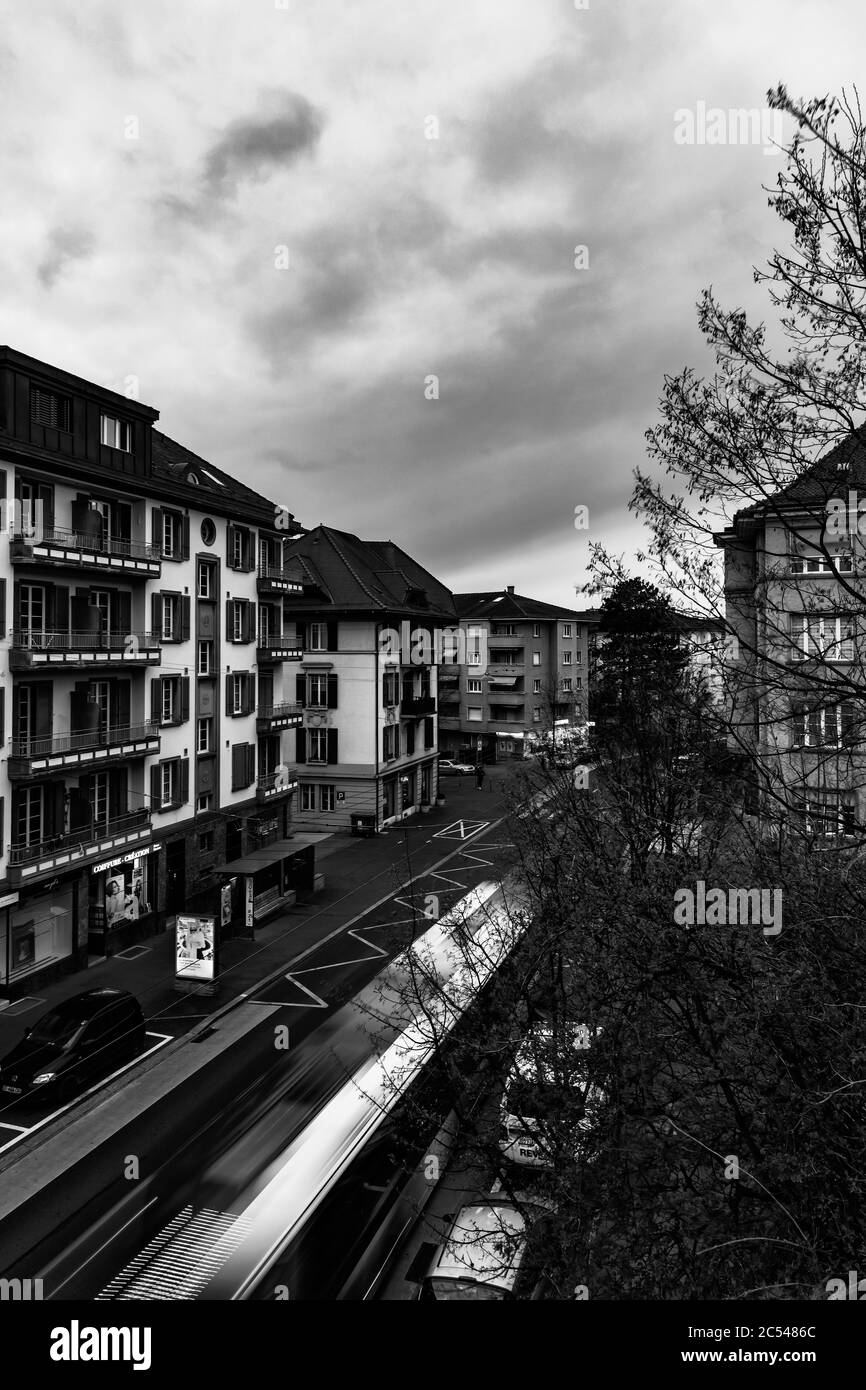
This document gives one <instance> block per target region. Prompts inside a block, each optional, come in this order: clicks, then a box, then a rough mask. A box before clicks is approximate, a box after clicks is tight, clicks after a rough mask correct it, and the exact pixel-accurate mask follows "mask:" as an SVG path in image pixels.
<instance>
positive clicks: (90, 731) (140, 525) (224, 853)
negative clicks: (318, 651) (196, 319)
mask: <svg viewBox="0 0 866 1390" xmlns="http://www.w3.org/2000/svg"><path fill="white" fill-rule="evenodd" d="M158 418H159V416H158V412H157V411H156V410H154V409H152V408H151V407H149V406H146V405H143V404H140V403H139V402H138V401H135V400H130V399H128V398H126V397H125V396H121V395H118V394H116V393H115V392H113V391H109V390H106V389H103V388H101V387H99V386H97V385H95V384H93V383H91V382H87V381H84V380H82V379H80V378H78V377H76V376H73V375H71V374H70V373H67V372H64V371H62V370H60V369H58V368H56V367H52V366H50V365H48V364H47V363H44V362H38V361H36V360H34V359H32V358H30V357H27V356H25V355H24V354H22V353H19V352H16V351H14V350H13V349H11V348H8V347H0V500H2V501H3V503H4V521H5V530H4V533H3V534H2V535H0V745H2V746H0V759H2V761H0V996H3V995H5V996H7V997H8V996H9V995H10V994H14V993H20V992H21V991H22V990H32V988H34V987H35V986H36V985H37V983H38V980H39V979H40V978H42V979H44V978H46V977H47V976H48V975H50V974H56V973H59V972H61V971H64V970H70V969H77V968H80V967H81V966H83V965H85V964H86V963H87V960H88V957H89V956H93V955H102V954H113V953H114V952H116V951H117V950H119V949H123V948H124V947H126V946H129V945H130V943H132V942H134V941H136V940H138V939H139V938H140V937H142V936H145V935H148V934H150V933H152V932H154V931H157V930H160V929H162V928H163V926H164V925H165V921H166V918H167V917H168V916H169V915H170V914H172V913H175V912H177V911H179V910H181V909H183V908H184V907H185V906H189V905H190V904H191V903H192V904H197V905H199V906H202V907H204V906H208V905H210V904H211V902H212V901H213V900H214V894H215V893H216V891H217V890H218V889H219V888H220V887H225V888H227V889H228V890H229V892H228V896H226V895H223V896H222V899H221V901H222V904H223V916H224V919H225V920H226V925H227V926H228V925H229V919H230V918H233V917H238V916H246V917H247V920H248V917H249V912H248V908H247V904H246V901H245V899H246V896H247V895H248V891H249V890H248V887H247V881H246V879H245V878H244V877H243V876H242V875H241V876H239V875H235V874H232V873H231V872H229V870H230V869H231V862H232V861H235V860H237V859H239V858H240V857H241V856H242V855H243V854H244V853H246V852H248V851H249V850H250V849H257V848H260V847H261V846H262V845H263V844H268V843H281V844H285V843H286V836H287V834H288V827H289V824H290V819H291V801H292V796H293V792H294V790H295V789H296V786H297V782H296V779H295V778H294V775H293V773H292V770H291V766H290V759H289V756H288V755H289V753H290V752H291V751H293V750H292V749H291V747H290V745H291V743H292V742H293V739H294V735H293V734H292V732H291V730H292V729H293V727H294V726H296V725H297V724H299V723H300V719H301V715H300V711H299V710H298V709H297V707H296V703H295V696H294V665H292V664H291V663H295V662H297V661H298V660H299V659H300V657H301V652H300V650H299V649H297V647H295V646H294V645H293V644H292V642H289V641H287V640H286V636H285V631H284V621H283V605H284V601H285V598H286V595H287V594H289V593H291V591H292V589H293V583H292V581H291V580H290V579H288V578H287V577H286V576H285V575H284V573H283V568H282V556H283V551H284V549H285V547H286V545H287V544H289V543H290V542H288V540H287V537H288V536H289V535H293V534H296V533H297V532H298V529H299V528H297V526H296V525H295V523H294V518H293V517H291V516H290V514H288V513H285V512H282V513H280V512H279V510H278V509H276V510H275V508H274V506H273V504H271V503H270V502H268V501H267V500H266V499H265V498H264V497H262V496H260V495H259V494H258V493H256V492H254V491H253V490H252V489H250V488H248V487H246V486H245V485H244V484H242V483H240V482H238V481H237V480H235V479H233V478H231V477H229V476H228V475H227V474H226V473H224V472H223V471H222V470H220V469H219V468H217V467H215V466H214V465H212V464H210V463H208V462H207V461H205V460H204V459H202V458H200V457H198V456H197V455H196V454H194V453H192V452H191V451H189V450H187V449H184V448H183V447H182V446H181V445H179V444H177V443H175V442H174V441H173V440H171V439H169V438H168V437H167V436H166V435H164V434H162V433H160V432H159V431H158V430H157V429H156V421H157V420H158ZM295 848H296V850H297V853H298V856H299V859H298V861H297V862H298V863H300V862H301V861H303V863H302V878H303V881H304V882H305V883H306V882H307V881H308V880H309V879H310V875H311V865H310V854H309V852H308V851H307V850H306V847H305V846H301V845H298V846H296V847H295V846H293V849H295ZM287 856H288V848H286V856H284V857H287ZM277 872H278V873H279V874H281V875H282V877H281V879H280V882H279V884H278V885H277V887H278V889H279V890H280V891H283V890H284V889H285V886H286V878H287V877H288V876H289V875H288V871H287V870H285V865H283V866H278V870H277ZM256 889H257V891H258V892H259V894H260V896H261V898H262V903H261V905H262V906H263V905H264V898H265V896H267V894H270V895H272V893H273V885H263V883H262V882H261V877H260V879H259V880H258V881H257V883H256ZM266 889H267V892H266Z"/></svg>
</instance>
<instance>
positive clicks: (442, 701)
mask: <svg viewBox="0 0 866 1390" xmlns="http://www.w3.org/2000/svg"><path fill="white" fill-rule="evenodd" d="M437 694H438V696H439V705H440V708H441V706H442V705H459V703H460V689H459V687H458V686H456V685H448V686H443V685H442V682H441V681H440V682H439V689H438V691H437Z"/></svg>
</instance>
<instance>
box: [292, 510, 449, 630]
mask: <svg viewBox="0 0 866 1390" xmlns="http://www.w3.org/2000/svg"><path fill="white" fill-rule="evenodd" d="M286 562H287V567H288V568H289V569H290V570H292V569H294V566H295V564H296V565H297V572H298V573H300V575H301V578H302V582H304V583H306V584H308V585H315V586H317V587H318V588H319V589H320V590H321V591H322V593H323V594H324V595H325V597H326V598H327V599H328V600H329V601H330V603H332V604H333V605H334V607H336V608H350V609H356V610H359V611H364V612H370V611H371V610H379V611H381V612H394V611H395V610H399V611H401V612H405V613H407V614H408V613H411V614H415V615H417V616H418V617H422V616H427V617H434V618H440V617H441V618H444V619H446V620H448V621H450V622H453V621H454V620H455V618H456V614H455V611H454V600H453V597H452V594H451V591H450V590H449V589H446V587H445V585H444V584H442V583H440V581H439V580H438V579H436V578H434V576H433V575H432V574H430V572H429V570H426V569H424V567H423V565H419V564H418V562H417V560H413V559H412V556H411V555H407V554H406V551H405V550H401V549H400V547H399V546H398V545H396V544H395V543H394V542H393V541H362V540H360V538H359V537H358V536H353V535H352V534H351V532H350V531H336V530H335V529H334V528H333V527H332V526H316V527H314V528H313V530H311V531H308V532H307V533H306V534H305V535H304V536H301V538H300V539H299V540H296V541H294V542H293V543H291V544H290V545H288V546H287V547H286Z"/></svg>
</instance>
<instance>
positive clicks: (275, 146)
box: [204, 92, 323, 194]
mask: <svg viewBox="0 0 866 1390" xmlns="http://www.w3.org/2000/svg"><path fill="white" fill-rule="evenodd" d="M268 105H269V107H270V109H269V110H268V112H267V113H263V114H261V115H254V116H241V117H239V118H238V119H237V120H235V121H232V122H231V123H230V124H229V125H228V126H227V127H226V129H225V130H224V131H223V133H222V135H221V136H220V137H219V139H218V140H217V141H216V142H215V143H214V144H213V145H212V146H211V149H210V150H209V151H208V153H207V155H206V156H205V161H204V182H205V185H206V186H207V188H208V189H210V191H211V192H213V193H216V194H225V193H227V192H233V191H234V189H235V188H236V187H237V185H238V183H240V182H242V181H243V180H259V179H263V178H266V177H267V176H268V175H269V174H271V173H273V172H275V171H278V170H280V169H285V168H288V167H289V166H290V165H291V164H294V163H295V161H296V160H297V159H298V158H299V157H300V156H301V155H303V154H312V152H313V150H314V149H315V148H316V145H317V144H318V141H319V136H320V135H321V132H322V127H323V117H322V113H321V112H320V111H318V110H317V109H316V108H315V107H314V106H313V105H311V103H310V102H309V101H307V99H306V97H303V96H299V95H298V94H297V93H295V92H283V93H280V94H279V95H277V96H271V97H270V98H269V102H268Z"/></svg>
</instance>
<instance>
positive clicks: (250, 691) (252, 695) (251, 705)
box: [247, 674, 256, 714]
mask: <svg viewBox="0 0 866 1390" xmlns="http://www.w3.org/2000/svg"><path fill="white" fill-rule="evenodd" d="M255 708H256V678H255V676H254V675H252V674H250V675H249V676H247V714H254V713H255Z"/></svg>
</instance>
